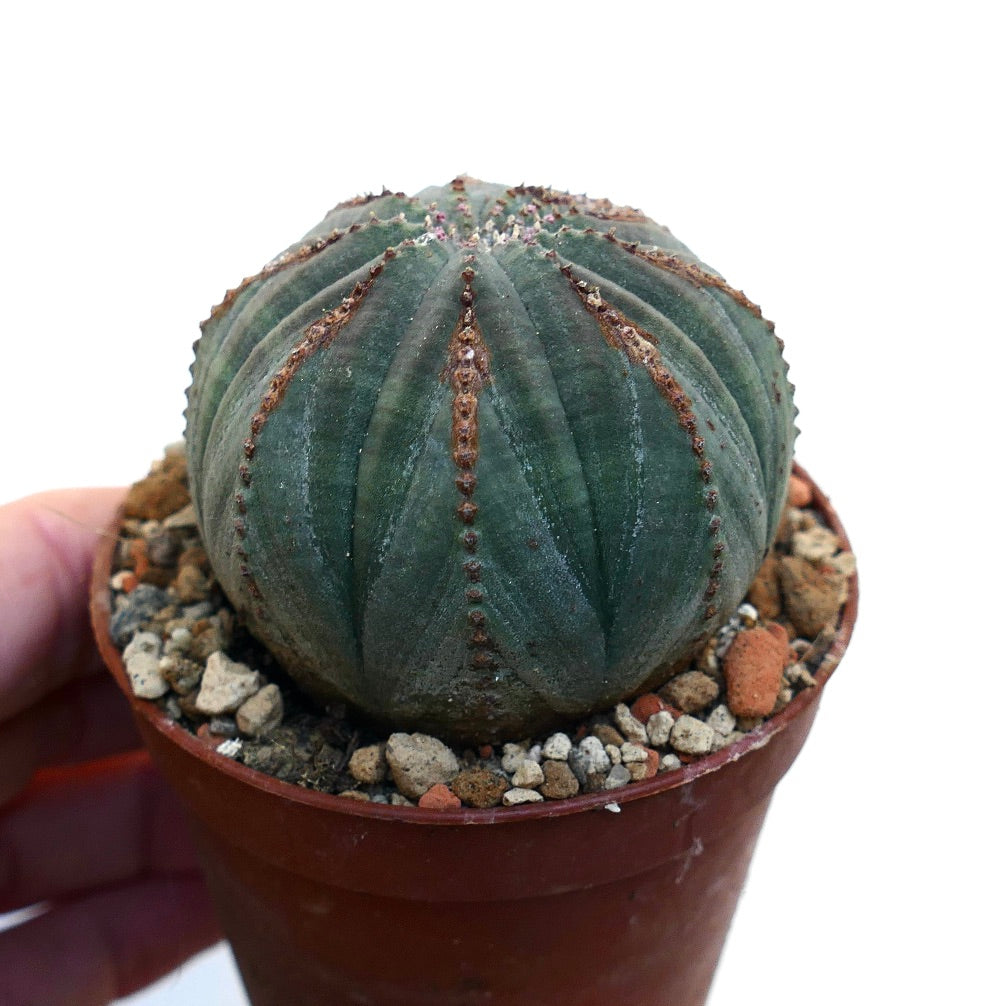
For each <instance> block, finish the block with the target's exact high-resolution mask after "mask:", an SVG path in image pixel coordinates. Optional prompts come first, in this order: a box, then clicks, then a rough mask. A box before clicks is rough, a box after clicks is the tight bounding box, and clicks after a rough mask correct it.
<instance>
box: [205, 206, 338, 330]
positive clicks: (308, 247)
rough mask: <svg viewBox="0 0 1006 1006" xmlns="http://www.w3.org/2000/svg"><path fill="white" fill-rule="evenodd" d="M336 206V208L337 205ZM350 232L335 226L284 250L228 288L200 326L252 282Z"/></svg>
mask: <svg viewBox="0 0 1006 1006" xmlns="http://www.w3.org/2000/svg"><path fill="white" fill-rule="evenodd" d="M336 208H337V209H338V207H336ZM357 229H358V228H357ZM351 232H352V228H350V231H348V232H347V231H345V230H339V229H338V228H336V229H335V230H333V231H331V232H330V233H328V234H326V235H324V236H323V237H320V238H316V239H315V240H314V241H309V242H308V243H307V244H303V245H301V246H300V247H299V248H294V249H292V250H291V251H288V252H284V253H283V254H282V255H280V256H279V257H278V258H275V259H273V260H272V261H271V262H270V263H269V264H268V265H266V266H264V267H263V268H262V269H261V270H259V271H258V272H257V273H255V275H254V276H246V277H245V278H244V279H243V280H241V282H240V283H238V285H237V286H236V287H234V288H233V289H231V290H228V291H227V292H226V293H225V294H224V299H223V300H222V301H220V303H219V304H216V305H214V306H213V307H212V308H211V309H210V316H209V318H207V319H206V321H204V322H203V323H202V325H201V326H200V327H201V328H205V327H206V326H207V325H208V324H209V323H210V322H211V321H215V320H216V319H217V318H219V317H220V316H221V315H222V314H226V313H227V312H228V311H229V310H230V309H231V307H233V305H234V301H236V300H237V299H238V297H240V296H241V294H243V293H244V292H245V290H247V289H248V287H250V286H251V285H252V284H253V283H258V282H259V281H260V280H264V279H269V277H270V276H275V275H276V274H277V273H280V272H283V271H284V270H286V269H289V268H291V266H295V265H300V264H301V263H302V262H306V261H307V260H308V259H311V258H314V256H315V255H317V254H318V253H319V252H323V251H324V250H325V249H326V248H329V247H331V246H332V245H334V244H335V243H336V241H338V240H340V239H341V238H343V237H345V235H346V234H347V233H351Z"/></svg>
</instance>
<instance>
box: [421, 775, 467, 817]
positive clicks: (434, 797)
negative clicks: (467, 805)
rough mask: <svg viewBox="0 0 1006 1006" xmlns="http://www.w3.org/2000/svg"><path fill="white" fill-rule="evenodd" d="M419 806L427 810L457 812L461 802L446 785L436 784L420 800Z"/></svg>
mask: <svg viewBox="0 0 1006 1006" xmlns="http://www.w3.org/2000/svg"><path fill="white" fill-rule="evenodd" d="M419 806H420V807H425V808H426V809H427V810H456V809H457V808H458V807H460V806H461V800H460V799H459V798H458V797H456V796H455V795H454V794H453V793H452V792H451V791H450V790H449V789H448V788H447V786H446V785H445V784H444V783H442V782H436V783H434V784H433V785H432V786H431V787H430V788H429V789H428V790H427V791H426V792H425V793H424V794H423V795H422V796H421V797H420V798H419Z"/></svg>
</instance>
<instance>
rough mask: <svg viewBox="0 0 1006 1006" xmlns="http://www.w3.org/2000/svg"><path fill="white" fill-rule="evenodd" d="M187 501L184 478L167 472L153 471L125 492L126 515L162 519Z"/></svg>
mask: <svg viewBox="0 0 1006 1006" xmlns="http://www.w3.org/2000/svg"><path fill="white" fill-rule="evenodd" d="M188 502H189V493H188V490H187V489H186V488H185V482H184V480H179V479H178V478H177V477H176V476H174V475H172V474H169V473H167V472H153V473H151V474H150V475H148V476H147V477H146V478H145V479H141V480H140V481H139V482H137V483H135V484H134V485H133V486H131V487H130V489H129V492H128V493H127V494H126V502H125V504H124V506H125V511H124V512H125V515H126V516H127V517H138V518H148V519H149V518H153V519H154V520H158V521H160V520H164V518H165V517H168V516H170V515H171V514H173V513H175V511H177V510H181V508H182V507H183V506H185V504H186V503H188Z"/></svg>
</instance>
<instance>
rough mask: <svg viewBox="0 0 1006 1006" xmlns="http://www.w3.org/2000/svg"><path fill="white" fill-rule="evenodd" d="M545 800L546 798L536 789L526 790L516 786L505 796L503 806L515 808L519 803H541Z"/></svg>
mask: <svg viewBox="0 0 1006 1006" xmlns="http://www.w3.org/2000/svg"><path fill="white" fill-rule="evenodd" d="M544 799H545V797H543V796H542V795H541V793H539V792H538V791H537V790H536V789H524V788H522V787H520V786H515V787H514V788H513V789H508V790H507V791H506V792H505V793H504V794H503V806H504V807H515V806H516V805H517V804H519V803H541V802H542V801H543V800H544Z"/></svg>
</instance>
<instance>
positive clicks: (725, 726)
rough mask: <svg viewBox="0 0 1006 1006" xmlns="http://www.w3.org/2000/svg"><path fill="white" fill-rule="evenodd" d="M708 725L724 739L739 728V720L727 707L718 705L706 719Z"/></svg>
mask: <svg viewBox="0 0 1006 1006" xmlns="http://www.w3.org/2000/svg"><path fill="white" fill-rule="evenodd" d="M706 723H708V724H709V725H710V726H711V727H712V728H713V730H715V731H716V732H717V733H718V734H721V735H722V736H724V737H727V736H729V735H730V734H732V733H733V732H734V728H735V727H736V726H737V720H736V719H735V718H734V716H733V714H732V713H731V712H730V709H729V708H728V707H727V706H725V705H718V706H717V707H716V708H715V709H714V710H713V711H712V712H711V713H710V714H709V715H708V716H707V717H706Z"/></svg>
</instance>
